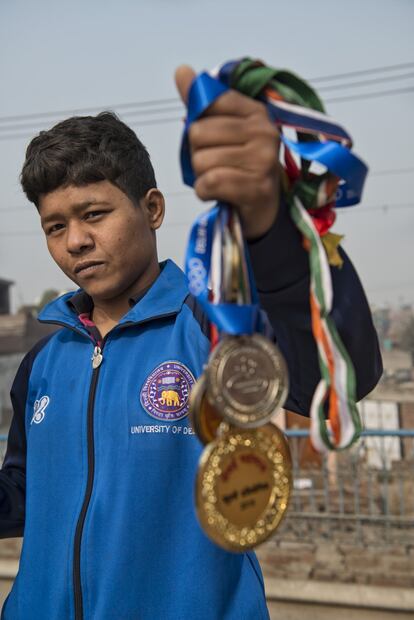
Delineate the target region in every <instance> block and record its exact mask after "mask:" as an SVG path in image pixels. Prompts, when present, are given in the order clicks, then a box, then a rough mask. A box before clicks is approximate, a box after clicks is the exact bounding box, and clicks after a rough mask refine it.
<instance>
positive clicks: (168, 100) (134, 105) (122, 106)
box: [0, 97, 180, 123]
mask: <svg viewBox="0 0 414 620" xmlns="http://www.w3.org/2000/svg"><path fill="white" fill-rule="evenodd" d="M178 101H180V99H179V97H166V98H164V99H150V100H147V101H133V102H131V103H114V104H112V105H107V106H104V108H102V106H99V105H95V106H93V107H90V108H79V107H73V108H70V109H69V110H53V111H51V112H33V113H32V114H19V115H16V116H1V117H0V123H3V122H10V121H19V120H22V121H23V120H29V119H30V118H44V117H47V116H67V115H68V114H77V113H78V114H83V113H88V112H96V111H97V110H102V109H109V110H114V109H115V108H116V109H117V110H124V109H128V108H139V107H150V106H151V107H152V106H154V105H167V104H170V103H177V102H178Z"/></svg>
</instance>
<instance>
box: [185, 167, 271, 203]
mask: <svg viewBox="0 0 414 620" xmlns="http://www.w3.org/2000/svg"><path fill="white" fill-rule="evenodd" d="M275 170H276V167H275ZM275 179H276V174H275V176H274V178H272V177H270V176H266V177H262V176H259V175H258V174H257V173H255V172H253V171H246V170H240V169H237V168H233V167H221V168H213V169H210V170H208V171H207V172H205V173H204V174H202V175H200V176H199V177H197V179H196V182H195V184H194V189H195V192H196V194H197V196H198V197H199V198H200V199H201V200H221V201H224V202H229V203H231V204H233V205H237V206H238V207H240V208H242V207H243V206H247V205H248V207H249V208H252V207H256V206H261V205H262V203H263V202H264V201H265V202H267V201H268V199H269V196H270V195H272V193H273V191H274V184H275V182H276V181H275Z"/></svg>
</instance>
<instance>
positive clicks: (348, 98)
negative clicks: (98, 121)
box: [0, 86, 414, 141]
mask: <svg viewBox="0 0 414 620" xmlns="http://www.w3.org/2000/svg"><path fill="white" fill-rule="evenodd" d="M413 91H414V86H410V87H407V88H396V89H392V90H383V91H377V92H373V93H363V94H359V95H347V96H345V97H334V98H331V99H325V103H340V102H344V101H356V100H361V99H372V98H378V97H385V96H388V95H398V94H403V93H409V92H413ZM182 120H183V117H181V116H174V117H167V118H159V119H151V120H147V121H140V122H134V123H130V124H129V126H130V127H146V126H149V125H163V124H166V123H175V122H177V121H182ZM5 131H7V129H5ZM37 132H38V129H33V133H30V134H28V133H22V134H20V133H11V134H5V135H4V134H0V141H4V140H18V139H28V138H30V137H32V136H33V135H34V134H35V133H37Z"/></svg>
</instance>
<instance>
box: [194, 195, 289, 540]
mask: <svg viewBox="0 0 414 620" xmlns="http://www.w3.org/2000/svg"><path fill="white" fill-rule="evenodd" d="M209 284H210V291H211V292H210V301H211V303H212V304H215V303H224V304H235V305H236V306H237V305H238V306H244V307H246V306H249V305H250V306H251V304H252V287H254V283H253V281H252V278H251V276H250V270H249V266H248V264H247V256H246V254H245V247H244V243H243V238H242V232H241V227H240V222H239V218H238V215H237V213H236V212H235V211H234V210H233V209H232V208H230V207H227V206H223V205H221V206H220V212H219V215H218V217H217V220H216V222H215V230H214V236H213V247H212V268H211V272H210V282H209ZM257 328H258V329H261V327H260V321H259V322H258V323H257ZM213 331H214V332H215V333H216V334H217V331H216V330H215V327H214V326H213ZM214 344H215V346H213V349H212V352H211V354H210V357H209V360H208V364H207V366H206V368H205V371H204V373H203V374H202V375H201V377H200V378H199V380H198V382H197V383H196V385H195V386H194V387H193V390H192V393H191V399H190V417H191V422H192V425H193V428H194V430H195V432H196V434H197V436H198V438H199V439H200V441H201V442H202V443H203V444H204V445H205V449H204V451H203V453H202V456H201V459H200V463H199V469H198V474H197V479H196V509H197V515H198V518H199V521H200V523H201V526H202V527H203V529H204V530H205V532H206V533H207V535H208V536H209V537H210V538H211V539H212V540H213V541H214V542H216V543H217V544H218V545H220V546H222V547H224V548H225V549H227V550H230V551H236V552H237V551H239V552H240V551H244V550H246V549H249V548H252V547H254V546H256V545H258V544H260V543H262V542H263V541H265V540H266V539H267V538H269V536H271V535H272V534H273V532H274V531H275V529H276V528H277V527H278V525H279V524H280V522H281V520H282V517H283V516H284V514H285V512H286V509H287V506H288V501H289V496H290V492H291V484H292V474H291V458H290V452H289V447H288V444H287V441H286V439H285V437H284V435H283V433H282V431H281V430H280V429H279V428H278V427H277V426H275V424H273V423H272V422H271V420H272V419H273V417H274V416H275V414H276V413H277V412H278V411H280V409H281V407H282V406H283V404H284V401H285V399H286V396H287V393H288V372H287V367H286V363H285V360H284V358H283V356H282V354H281V352H280V351H279V349H278V348H277V347H276V345H275V344H273V342H271V341H270V340H269V339H268V338H267V337H265V336H264V335H262V334H261V333H259V332H258V331H256V332H255V333H252V334H250V335H246V334H240V335H226V334H222V335H221V337H220V339H219V338H216V343H214V340H213V345H214Z"/></svg>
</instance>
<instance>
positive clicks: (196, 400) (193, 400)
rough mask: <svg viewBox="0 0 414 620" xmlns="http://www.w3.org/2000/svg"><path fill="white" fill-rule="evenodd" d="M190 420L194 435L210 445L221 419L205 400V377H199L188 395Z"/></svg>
mask: <svg viewBox="0 0 414 620" xmlns="http://www.w3.org/2000/svg"><path fill="white" fill-rule="evenodd" d="M190 420H191V425H192V427H193V429H194V432H195V434H196V435H197V437H198V438H199V440H200V441H201V442H202V443H203V444H204V445H206V444H208V443H210V441H213V440H214V439H215V438H216V436H217V431H218V428H219V426H220V424H221V423H222V422H223V418H222V417H221V416H220V415H219V414H218V413H217V411H216V410H215V408H214V407H213V406H212V405H211V403H210V402H209V401H208V399H207V398H206V378H205V375H201V377H199V379H198V381H197V383H196V384H195V385H194V386H193V388H192V390H191V395H190Z"/></svg>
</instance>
